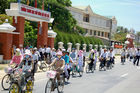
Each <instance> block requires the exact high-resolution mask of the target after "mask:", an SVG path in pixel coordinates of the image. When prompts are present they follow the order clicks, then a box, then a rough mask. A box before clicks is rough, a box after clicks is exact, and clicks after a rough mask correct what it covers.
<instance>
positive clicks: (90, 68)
mask: <svg viewBox="0 0 140 93" xmlns="http://www.w3.org/2000/svg"><path fill="white" fill-rule="evenodd" d="M90 60H91V62H90V63H89V70H92V67H93V62H94V59H90Z"/></svg>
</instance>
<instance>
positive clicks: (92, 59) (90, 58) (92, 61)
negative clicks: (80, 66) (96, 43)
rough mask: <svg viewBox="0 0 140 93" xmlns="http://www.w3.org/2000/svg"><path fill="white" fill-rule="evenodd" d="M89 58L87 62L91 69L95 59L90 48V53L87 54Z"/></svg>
mask: <svg viewBox="0 0 140 93" xmlns="http://www.w3.org/2000/svg"><path fill="white" fill-rule="evenodd" d="M89 60H90V61H91V62H90V63H89V70H92V67H93V65H94V60H95V54H94V50H93V49H92V50H91V53H90V54H89Z"/></svg>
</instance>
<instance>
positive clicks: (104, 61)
mask: <svg viewBox="0 0 140 93" xmlns="http://www.w3.org/2000/svg"><path fill="white" fill-rule="evenodd" d="M104 66H106V58H103V59H102V61H101V63H100V67H104Z"/></svg>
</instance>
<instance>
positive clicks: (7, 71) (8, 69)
mask: <svg viewBox="0 0 140 93" xmlns="http://www.w3.org/2000/svg"><path fill="white" fill-rule="evenodd" d="M4 71H5V73H8V74H10V73H12V72H13V69H12V68H11V67H8V68H5V69H4Z"/></svg>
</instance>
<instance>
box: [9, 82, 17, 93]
mask: <svg viewBox="0 0 140 93" xmlns="http://www.w3.org/2000/svg"><path fill="white" fill-rule="evenodd" d="M9 93H19V86H18V84H16V83H13V84H11V86H10V89H9Z"/></svg>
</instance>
